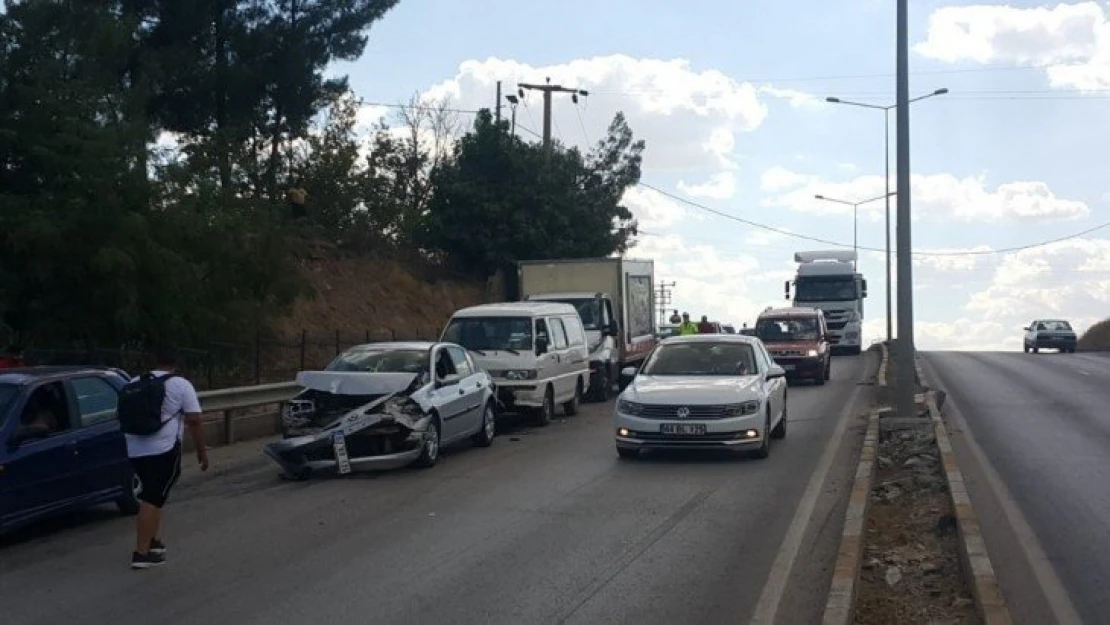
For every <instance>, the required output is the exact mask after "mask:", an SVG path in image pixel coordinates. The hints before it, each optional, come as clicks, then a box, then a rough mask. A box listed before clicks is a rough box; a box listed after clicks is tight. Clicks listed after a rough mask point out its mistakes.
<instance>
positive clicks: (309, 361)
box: [24, 330, 435, 390]
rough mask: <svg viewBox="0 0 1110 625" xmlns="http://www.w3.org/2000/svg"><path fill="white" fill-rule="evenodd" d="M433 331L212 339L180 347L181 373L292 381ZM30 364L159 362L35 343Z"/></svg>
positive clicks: (130, 367)
mask: <svg viewBox="0 0 1110 625" xmlns="http://www.w3.org/2000/svg"><path fill="white" fill-rule="evenodd" d="M434 339H435V337H432V336H419V333H413V334H412V335H401V334H398V333H397V332H395V331H390V330H386V331H379V332H372V331H370V330H367V331H365V332H364V333H362V334H361V335H354V334H352V333H346V334H344V333H343V332H341V331H339V330H336V331H334V332H332V333H331V334H330V335H329V336H321V335H313V336H310V335H309V333H308V332H307V331H302V332H301V335H300V338H299V339H298V340H296V341H278V340H272V339H264V338H261V337H256V338H255V340H253V341H251V342H249V343H224V342H216V341H213V342H211V343H209V344H208V345H205V346H201V347H197V346H193V347H182V348H179V349H178V361H179V362H178V365H179V369H180V370H181V372H182V373H183V374H184V375H185V376H187V377H188V378H189V379H190V380H192V381H193V384H194V385H195V386H196V387H197V390H212V389H219V388H228V387H236V386H249V385H256V384H268V383H273V382H289V381H291V380H292V379H293V378H294V377H295V376H296V375H297V372H298V371H304V370H307V369H321V368H323V367H324V366H326V365H327V364H328V363H329V362H330V361H331V360H332V359H333V358H335V356H336V355H337V354H339V353H340V352H342V351H343V350H345V349H347V348H349V347H352V346H354V345H358V344H361V343H371V342H375V341H392V340H434ZM24 358H25V359H26V361H27V364H29V365H99V366H109V367H118V368H120V369H123V370H125V371H128V372H131V373H135V372H139V371H143V370H146V369H149V368H150V367H152V366H153V365H154V362H153V360H154V359H153V356H152V354H151V353H150V352H148V351H141V350H135V349H120V348H103V347H69V348H65V347H60V348H54V347H32V346H28V347H26V348H25V349H24Z"/></svg>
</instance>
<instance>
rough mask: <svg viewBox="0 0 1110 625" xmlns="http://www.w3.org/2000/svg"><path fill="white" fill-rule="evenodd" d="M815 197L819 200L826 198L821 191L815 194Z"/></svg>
mask: <svg viewBox="0 0 1110 625" xmlns="http://www.w3.org/2000/svg"><path fill="white" fill-rule="evenodd" d="M813 197H814V198H816V199H818V200H823V199H825V196H823V195H821V194H820V193H818V194H817V195H815V196H813Z"/></svg>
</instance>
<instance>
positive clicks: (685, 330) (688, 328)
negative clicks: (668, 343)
mask: <svg viewBox="0 0 1110 625" xmlns="http://www.w3.org/2000/svg"><path fill="white" fill-rule="evenodd" d="M697 333H698V326H696V325H695V324H694V322H693V321H690V313H688V312H684V313H682V325H680V326H678V335H679V336H687V335H690V334H697Z"/></svg>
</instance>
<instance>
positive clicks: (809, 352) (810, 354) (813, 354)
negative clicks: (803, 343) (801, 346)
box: [806, 349, 817, 358]
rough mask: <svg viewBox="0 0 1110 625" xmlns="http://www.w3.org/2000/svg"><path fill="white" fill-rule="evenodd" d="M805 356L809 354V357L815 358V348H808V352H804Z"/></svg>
mask: <svg viewBox="0 0 1110 625" xmlns="http://www.w3.org/2000/svg"><path fill="white" fill-rule="evenodd" d="M806 356H809V357H810V358H816V357H817V350H816V349H811V350H809V351H808V352H806Z"/></svg>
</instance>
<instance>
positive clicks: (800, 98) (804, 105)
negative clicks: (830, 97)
mask: <svg viewBox="0 0 1110 625" xmlns="http://www.w3.org/2000/svg"><path fill="white" fill-rule="evenodd" d="M759 92H760V93H763V94H766V95H769V96H771V97H772V98H778V99H780V100H786V101H787V102H789V103H790V106H792V107H794V108H799V109H815V108H817V107H819V106H820V105H821V104H822V102H823V100H822V99H821V98H819V97H817V96H815V95H813V94H812V93H806V92H804V91H798V90H797V89H784V88H782V87H774V86H771V85H764V86H762V87H760V88H759Z"/></svg>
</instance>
